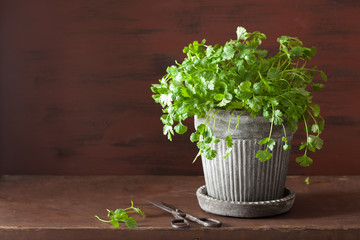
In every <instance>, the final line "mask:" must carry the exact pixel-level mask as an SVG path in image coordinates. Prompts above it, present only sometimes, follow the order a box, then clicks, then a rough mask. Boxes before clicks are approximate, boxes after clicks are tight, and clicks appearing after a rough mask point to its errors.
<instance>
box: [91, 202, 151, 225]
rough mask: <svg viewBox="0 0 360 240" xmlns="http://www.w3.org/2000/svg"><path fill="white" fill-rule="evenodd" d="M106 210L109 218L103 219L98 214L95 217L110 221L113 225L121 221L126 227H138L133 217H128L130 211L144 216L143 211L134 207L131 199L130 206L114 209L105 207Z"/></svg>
mask: <svg viewBox="0 0 360 240" xmlns="http://www.w3.org/2000/svg"><path fill="white" fill-rule="evenodd" d="M107 211H108V217H109V218H110V220H103V219H101V218H100V217H98V216H95V217H96V218H97V219H98V220H99V221H101V222H105V223H111V224H112V225H113V227H119V226H120V223H121V222H123V223H125V225H126V226H127V227H128V228H136V227H138V226H137V223H136V220H135V218H133V217H129V214H130V213H138V214H140V215H141V216H143V217H145V213H144V212H143V211H141V210H140V208H136V207H134V203H133V201H131V206H130V207H128V208H125V209H122V208H121V209H116V210H115V211H112V210H109V209H107Z"/></svg>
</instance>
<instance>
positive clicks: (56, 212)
mask: <svg viewBox="0 0 360 240" xmlns="http://www.w3.org/2000/svg"><path fill="white" fill-rule="evenodd" d="M304 180H305V177H304V176H289V177H288V178H287V186H289V187H290V188H291V189H293V190H294V191H295V192H296V199H295V203H294V206H293V208H292V209H291V211H290V212H288V213H285V214H283V215H279V216H275V217H268V218H259V219H240V218H230V217H221V216H216V215H212V214H208V213H205V212H204V211H202V210H201V209H200V207H199V205H198V203H197V198H196V195H195V192H196V190H197V188H199V187H200V186H202V185H203V184H204V179H203V177H202V176H42V175H40V176H17V175H6V176H2V177H1V178H0V239H2V240H6V239H30V240H31V239H174V240H175V239H241V238H243V239H260V238H264V239H305V238H306V239H342V240H343V239H359V238H360V188H359V186H360V176H312V177H310V183H311V184H310V185H308V184H306V183H305V181H304ZM130 200H133V201H134V203H135V206H136V207H139V208H141V209H142V210H143V211H144V212H145V213H146V215H147V217H146V218H142V217H141V216H135V215H134V217H135V218H136V220H137V223H138V225H139V227H138V228H136V229H127V228H126V227H125V225H121V226H120V228H116V229H115V228H113V227H112V226H111V225H109V224H106V223H102V222H100V221H98V220H97V219H96V218H95V217H94V216H95V215H99V216H100V217H102V218H104V219H106V218H107V216H106V215H107V211H106V209H110V210H114V209H116V208H125V207H128V206H129V205H130ZM149 200H151V201H155V202H166V203H168V204H171V205H173V206H175V207H177V208H179V209H181V210H182V211H184V212H188V213H190V214H192V215H194V216H199V217H212V218H215V219H218V220H220V221H221V222H222V223H223V225H222V227H220V228H216V229H209V228H204V227H201V226H199V225H197V224H191V228H190V229H187V230H175V229H173V228H172V227H171V226H170V221H171V220H172V219H173V217H172V215H170V214H169V213H167V212H164V211H162V210H160V209H158V208H156V207H154V206H152V205H150V204H149V203H148V201H149Z"/></svg>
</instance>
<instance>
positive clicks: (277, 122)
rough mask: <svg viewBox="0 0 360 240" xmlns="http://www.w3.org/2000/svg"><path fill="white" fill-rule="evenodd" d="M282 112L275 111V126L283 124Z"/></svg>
mask: <svg viewBox="0 0 360 240" xmlns="http://www.w3.org/2000/svg"><path fill="white" fill-rule="evenodd" d="M282 116H283V114H282V112H281V111H280V110H278V109H277V110H275V112H274V124H275V125H281V124H282V123H283V121H284V120H283V119H282Z"/></svg>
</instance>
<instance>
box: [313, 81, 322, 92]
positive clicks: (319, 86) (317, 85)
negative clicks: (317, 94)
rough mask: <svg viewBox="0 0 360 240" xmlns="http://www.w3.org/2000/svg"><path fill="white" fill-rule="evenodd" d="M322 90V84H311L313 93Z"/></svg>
mask: <svg viewBox="0 0 360 240" xmlns="http://www.w3.org/2000/svg"><path fill="white" fill-rule="evenodd" d="M323 88H324V84H322V83H319V84H317V83H315V84H313V89H314V90H315V91H320V90H321V89H323Z"/></svg>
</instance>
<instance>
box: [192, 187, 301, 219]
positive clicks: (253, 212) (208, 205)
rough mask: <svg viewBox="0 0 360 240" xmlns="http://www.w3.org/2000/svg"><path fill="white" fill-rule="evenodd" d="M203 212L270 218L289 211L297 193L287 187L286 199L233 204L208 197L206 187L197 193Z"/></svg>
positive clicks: (240, 216)
mask: <svg viewBox="0 0 360 240" xmlns="http://www.w3.org/2000/svg"><path fill="white" fill-rule="evenodd" d="M196 196H197V198H198V202H199V205H200V207H201V209H202V210H204V211H205V212H208V213H213V214H217V215H222V216H229V217H239V218H259V217H269V216H274V215H278V214H282V213H285V212H287V211H289V210H290V209H291V207H292V205H293V204H294V201H295V192H294V191H292V190H291V189H290V188H287V187H285V190H284V197H283V198H280V199H275V200H270V201H258V202H233V201H224V200H219V199H216V198H213V197H210V196H208V195H207V191H206V186H201V187H200V188H199V189H198V190H197V191H196Z"/></svg>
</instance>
